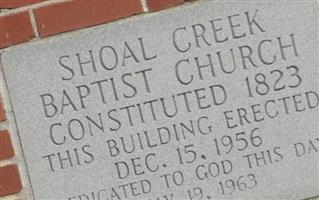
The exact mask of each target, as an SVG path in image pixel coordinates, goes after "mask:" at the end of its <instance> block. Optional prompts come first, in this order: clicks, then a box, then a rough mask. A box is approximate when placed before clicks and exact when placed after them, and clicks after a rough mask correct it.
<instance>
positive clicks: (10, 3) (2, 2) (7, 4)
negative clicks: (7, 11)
mask: <svg viewBox="0 0 319 200" xmlns="http://www.w3.org/2000/svg"><path fill="white" fill-rule="evenodd" d="M41 1H44V0H0V8H18V7H22V6H27V5H29V4H34V3H39V2H41Z"/></svg>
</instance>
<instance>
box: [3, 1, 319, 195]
mask: <svg viewBox="0 0 319 200" xmlns="http://www.w3.org/2000/svg"><path fill="white" fill-rule="evenodd" d="M318 33H319V29H318V8H317V5H316V3H315V1H291V2H288V1H275V0H274V1H255V2H254V1H231V2H224V1H223V2H220V1H216V2H214V1H204V2H203V1H199V2H195V3H190V4H187V5H186V6H182V7H180V8H175V9H170V10H169V11H164V12H160V13H154V14H149V15H142V16H139V17H134V18H131V19H128V20H123V21H119V22H115V23H112V24H110V25H105V26H103V27H98V28H93V29H90V30H85V31H81V32H77V33H72V34H65V35H63V36H61V37H58V38H52V39H51V38H50V39H48V40H46V41H41V42H35V43H34V44H29V45H25V46H19V47H16V48H13V49H11V50H10V51H6V52H4V53H3V55H2V56H1V59H2V63H3V66H4V70H5V77H6V81H7V84H8V88H9V93H10V96H11V100H12V105H13V110H14V114H15V117H16V121H17V126H18V130H19V134H20V137H21V143H22V147H23V151H24V154H25V159H26V163H27V166H28V171H29V174H30V181H31V184H32V188H33V193H34V197H35V199H39V200H40V199H41V200H42V199H65V200H118V199H147V200H180V199H185V200H204V199H205V200H206V199H238V198H240V199H302V198H307V197H311V196H316V195H318V194H319V191H318V188H319V183H318V178H319V158H318V148H319V137H318V134H319V123H318V121H319V113H318V104H319V91H318V87H319V84H318V76H319V73H318Z"/></svg>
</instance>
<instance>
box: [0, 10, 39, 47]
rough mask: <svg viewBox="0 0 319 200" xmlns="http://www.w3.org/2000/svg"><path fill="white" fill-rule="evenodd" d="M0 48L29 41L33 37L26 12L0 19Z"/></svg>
mask: <svg viewBox="0 0 319 200" xmlns="http://www.w3.org/2000/svg"><path fill="white" fill-rule="evenodd" d="M0 27H1V28H0V48H3V47H7V46H11V45H14V44H18V43H22V42H26V41H29V40H30V39H32V38H33V37H34V33H33V30H32V25H31V21H30V17H29V13H28V12H21V13H17V14H12V15H5V16H1V17H0Z"/></svg>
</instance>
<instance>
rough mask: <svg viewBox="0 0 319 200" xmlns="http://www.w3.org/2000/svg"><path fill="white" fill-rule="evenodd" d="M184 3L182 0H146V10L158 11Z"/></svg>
mask: <svg viewBox="0 0 319 200" xmlns="http://www.w3.org/2000/svg"><path fill="white" fill-rule="evenodd" d="M182 3H184V0H147V7H148V10H149V11H151V12H153V11H158V10H162V9H166V8H169V7H173V6H176V5H178V4H182Z"/></svg>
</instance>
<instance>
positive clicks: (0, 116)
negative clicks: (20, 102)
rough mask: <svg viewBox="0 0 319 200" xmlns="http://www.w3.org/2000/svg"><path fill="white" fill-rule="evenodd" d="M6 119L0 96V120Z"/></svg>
mask: <svg viewBox="0 0 319 200" xmlns="http://www.w3.org/2000/svg"><path fill="white" fill-rule="evenodd" d="M6 120H7V116H6V111H5V109H4V105H3V102H2V99H1V98H0V122H4V121H6Z"/></svg>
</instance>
